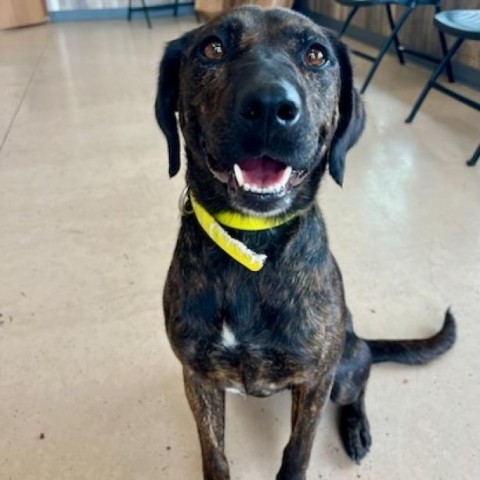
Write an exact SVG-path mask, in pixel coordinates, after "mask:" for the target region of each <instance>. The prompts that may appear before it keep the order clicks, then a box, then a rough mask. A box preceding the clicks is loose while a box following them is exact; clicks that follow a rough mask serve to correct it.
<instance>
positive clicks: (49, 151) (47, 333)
mask: <svg viewBox="0 0 480 480" xmlns="http://www.w3.org/2000/svg"><path fill="white" fill-rule="evenodd" d="M193 25H194V20H193V19H190V18H182V19H181V20H179V21H178V22H176V21H174V20H172V19H155V20H154V29H153V30H151V31H149V30H147V29H146V28H145V25H144V23H143V21H140V20H138V21H135V22H134V23H132V24H131V25H127V23H126V22H123V21H119V22H98V23H81V24H67V23H65V24H56V25H50V26H41V27H36V28H31V29H22V30H17V31H4V32H0V105H1V107H0V142H1V143H0V145H1V147H0V148H1V149H0V229H1V235H0V272H1V273H0V313H1V317H0V479H1V480H70V479H72V480H73V479H75V480H107V479H116V480H117V479H118V480H140V479H141V480H147V479H148V480H151V479H152V480H153V479H162V480H179V479H188V480H190V479H192V480H195V479H200V468H201V466H200V456H199V446H198V442H197V438H196V430H195V425H194V422H193V419H192V417H191V415H190V412H189V409H188V407H187V403H186V401H185V399H184V396H183V390H182V382H181V373H180V367H179V364H178V362H177V361H176V359H175V358H174V356H173V355H172V353H171V351H170V349H169V346H168V343H167V341H166V337H165V334H164V329H163V318H162V311H161V292H162V286H163V281H164V278H165V274H166V270H167V266H168V263H169V260H170V256H171V253H172V249H173V246H174V242H175V236H176V232H177V228H178V219H179V213H178V210H177V199H178V195H179V193H180V191H181V188H182V183H183V179H182V178H181V176H180V177H179V178H177V179H175V180H172V181H170V180H168V175H167V168H166V150H165V142H164V140H163V138H162V136H161V134H160V132H159V131H158V129H157V127H156V125H155V122H154V118H153V110H152V104H153V99H154V88H155V78H156V68H157V62H158V59H159V57H160V54H161V52H162V48H163V44H164V42H165V40H167V39H169V38H173V37H175V36H177V35H178V34H179V33H180V32H182V31H183V30H186V29H189V28H191V27H192V26H193ZM356 63H357V74H358V77H359V80H361V78H362V77H363V76H364V75H365V72H366V68H367V66H368V64H366V63H365V62H364V61H361V60H358V61H356ZM426 76H427V71H425V70H422V69H420V68H418V67H412V66H407V67H400V66H399V65H398V64H397V63H396V62H395V61H394V60H393V59H388V60H387V61H386V62H385V64H384V65H382V67H381V69H380V71H379V74H378V76H377V77H376V78H375V80H374V83H373V85H372V87H371V89H370V90H369V91H368V92H367V95H366V96H365V100H366V102H367V108H368V112H369V122H368V127H367V131H366V134H365V135H364V136H363V139H362V140H361V142H360V144H359V145H358V147H357V148H356V149H355V150H354V151H353V152H352V153H351V155H350V158H349V161H348V170H347V175H346V182H345V187H344V188H343V190H341V189H339V188H337V187H335V186H334V184H333V182H332V181H331V180H329V179H328V180H325V182H324V185H323V189H322V193H321V195H320V203H321V204H322V205H323V207H324V212H325V215H326V217H327V221H328V225H329V231H330V237H331V244H332V248H333V251H334V252H335V254H336V255H337V258H338V260H339V262H340V265H341V266H342V269H343V273H344V277H345V283H346V288H347V296H348V301H349V304H350V307H351V308H352V310H353V312H354V314H355V316H356V325H357V330H358V332H359V333H360V334H362V335H364V336H368V337H391V338H394V337H402V336H405V337H416V336H422V335H429V334H431V333H432V332H434V331H435V330H436V329H437V328H439V326H440V325H441V322H442V316H443V311H444V309H445V308H446V307H447V306H448V305H452V306H453V310H454V312H455V314H456V315H457V318H458V323H459V331H460V333H459V341H458V344H457V346H456V348H455V350H454V351H452V352H451V353H449V354H448V355H447V356H445V357H444V358H442V359H441V360H439V361H437V362H435V363H433V364H431V365H429V366H427V367H422V368H412V367H410V368H409V367H402V366H394V365H385V366H379V367H376V368H375V369H374V371H373V374H372V378H371V382H370V388H369V391H368V396H367V397H368V398H367V400H368V410H369V414H370V422H371V426H372V430H373V442H374V443H373V448H372V451H371V453H370V455H369V456H368V458H367V459H366V460H365V461H364V462H363V463H362V465H361V466H356V465H354V464H352V463H351V462H350V461H349V460H348V459H347V457H346V456H345V454H344V453H343V451H342V449H341V446H340V443H339V438H338V434H337V431H336V428H335V410H334V408H333V407H329V408H328V409H327V411H326V413H325V416H324V419H323V421H322V424H321V427H320V431H319V433H318V436H317V441H316V443H315V446H314V450H313V455H312V462H311V468H310V471H309V477H308V478H309V480H313V479H320V478H321V479H331V480H347V479H362V480H385V479H389V480H404V479H418V480H469V479H475V478H480V454H479V444H480V435H479V429H480V412H479V406H478V405H479V399H480V378H479V373H478V372H479V371H480V355H479V353H478V342H479V338H480V337H479V335H480V165H479V166H478V167H477V168H476V169H469V168H467V167H465V165H464V161H465V159H466V158H467V157H468V156H469V155H470V154H471V153H472V152H473V150H474V148H475V146H476V145H477V143H478V141H479V140H480V137H479V128H478V126H479V125H480V118H479V116H478V113H477V112H475V111H473V110H470V109H468V108H467V107H464V106H463V105H461V104H459V103H457V102H455V101H453V100H450V99H448V98H446V97H443V96H441V95H440V94H438V93H432V94H431V95H430V97H429V99H428V101H427V103H426V105H425V107H424V108H423V109H422V111H421V113H420V114H419V116H418V118H417V120H416V122H415V123H414V124H413V125H411V126H406V125H405V124H404V123H403V119H404V117H405V116H406V114H407V113H408V111H409V107H410V106H411V104H412V102H413V100H414V98H415V97H416V95H417V94H418V91H419V89H420V88H421V86H422V85H423V82H424V81H425V79H426ZM476 96H477V98H478V96H479V95H478V93H477V94H476ZM227 424H228V427H227V450H228V456H229V458H230V460H231V466H232V480H240V479H241V480H252V479H254V480H257V479H258V480H263V479H273V478H274V476H275V472H276V470H277V468H278V466H279V462H280V457H281V450H282V447H283V445H284V443H285V441H286V439H287V435H288V428H289V398H288V395H287V394H280V395H277V396H275V397H272V398H270V399H265V400H258V399H241V398H237V397H235V398H232V397H229V398H228V414H227Z"/></svg>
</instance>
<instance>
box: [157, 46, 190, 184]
mask: <svg viewBox="0 0 480 480" xmlns="http://www.w3.org/2000/svg"><path fill="white" fill-rule="evenodd" d="M184 45H185V37H181V38H179V39H177V40H173V41H172V42H170V43H168V44H167V47H166V49H165V53H164V54H163V58H162V61H161V62H160V72H159V75H158V88H157V98H156V100H155V117H156V118H157V123H158V125H159V126H160V128H161V130H162V132H163V134H164V135H165V137H166V139H167V143H168V173H169V175H170V177H173V176H175V175H176V174H177V173H178V171H179V170H180V138H179V135H178V126H177V119H176V117H175V112H176V111H177V110H178V91H179V76H180V59H181V55H182V51H183V48H184Z"/></svg>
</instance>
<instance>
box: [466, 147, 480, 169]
mask: <svg viewBox="0 0 480 480" xmlns="http://www.w3.org/2000/svg"><path fill="white" fill-rule="evenodd" d="M479 157H480V145H479V146H478V147H477V149H476V150H475V153H474V154H473V155H472V158H471V159H470V160H468V161H467V165H468V166H469V167H474V166H475V165H476V163H477V162H478V159H479Z"/></svg>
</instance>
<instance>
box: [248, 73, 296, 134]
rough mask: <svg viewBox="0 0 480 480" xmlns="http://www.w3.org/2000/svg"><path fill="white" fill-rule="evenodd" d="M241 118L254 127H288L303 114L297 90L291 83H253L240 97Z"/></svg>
mask: <svg viewBox="0 0 480 480" xmlns="http://www.w3.org/2000/svg"><path fill="white" fill-rule="evenodd" d="M238 104H239V107H240V108H239V113H240V116H241V119H242V120H243V121H244V122H246V123H247V124H248V125H250V126H252V127H254V128H262V129H263V128H267V129H272V128H273V129H275V128H287V127H291V126H293V125H294V124H295V123H296V122H297V121H298V119H299V118H300V116H301V110H302V104H301V99H300V95H299V94H298V92H297V90H296V89H295V88H294V87H293V86H292V85H290V84H289V83H280V82H278V83H267V84H263V85H255V84H253V85H251V86H249V87H248V88H247V89H246V90H244V91H243V92H242V94H241V96H240V98H239V99H238Z"/></svg>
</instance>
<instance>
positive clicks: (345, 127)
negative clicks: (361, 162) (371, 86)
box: [328, 39, 365, 186]
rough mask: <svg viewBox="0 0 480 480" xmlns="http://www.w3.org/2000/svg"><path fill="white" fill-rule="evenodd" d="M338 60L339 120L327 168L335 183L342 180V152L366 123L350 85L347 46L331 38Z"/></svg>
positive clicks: (350, 72)
mask: <svg viewBox="0 0 480 480" xmlns="http://www.w3.org/2000/svg"><path fill="white" fill-rule="evenodd" d="M333 42H334V44H335V50H336V52H337V58H338V62H339V64H340V83H341V86H340V99H339V105H338V110H339V116H340V118H339V120H338V125H337V129H336V130H335V134H334V136H333V140H332V143H331V145H330V155H329V160H328V169H329V172H330V175H331V176H332V177H333V179H334V180H335V182H337V183H338V185H340V186H342V184H343V175H344V173H345V156H346V154H347V151H348V150H349V149H350V148H351V147H353V145H355V143H356V142H357V140H358V139H359V137H360V135H361V133H362V131H363V128H364V126H365V109H364V107H363V102H362V99H361V98H360V95H359V93H358V92H357V90H356V89H355V87H354V86H353V71H352V65H351V63H350V57H349V54H348V51H347V48H346V47H345V45H344V44H343V43H341V42H340V41H339V40H337V39H333Z"/></svg>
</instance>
